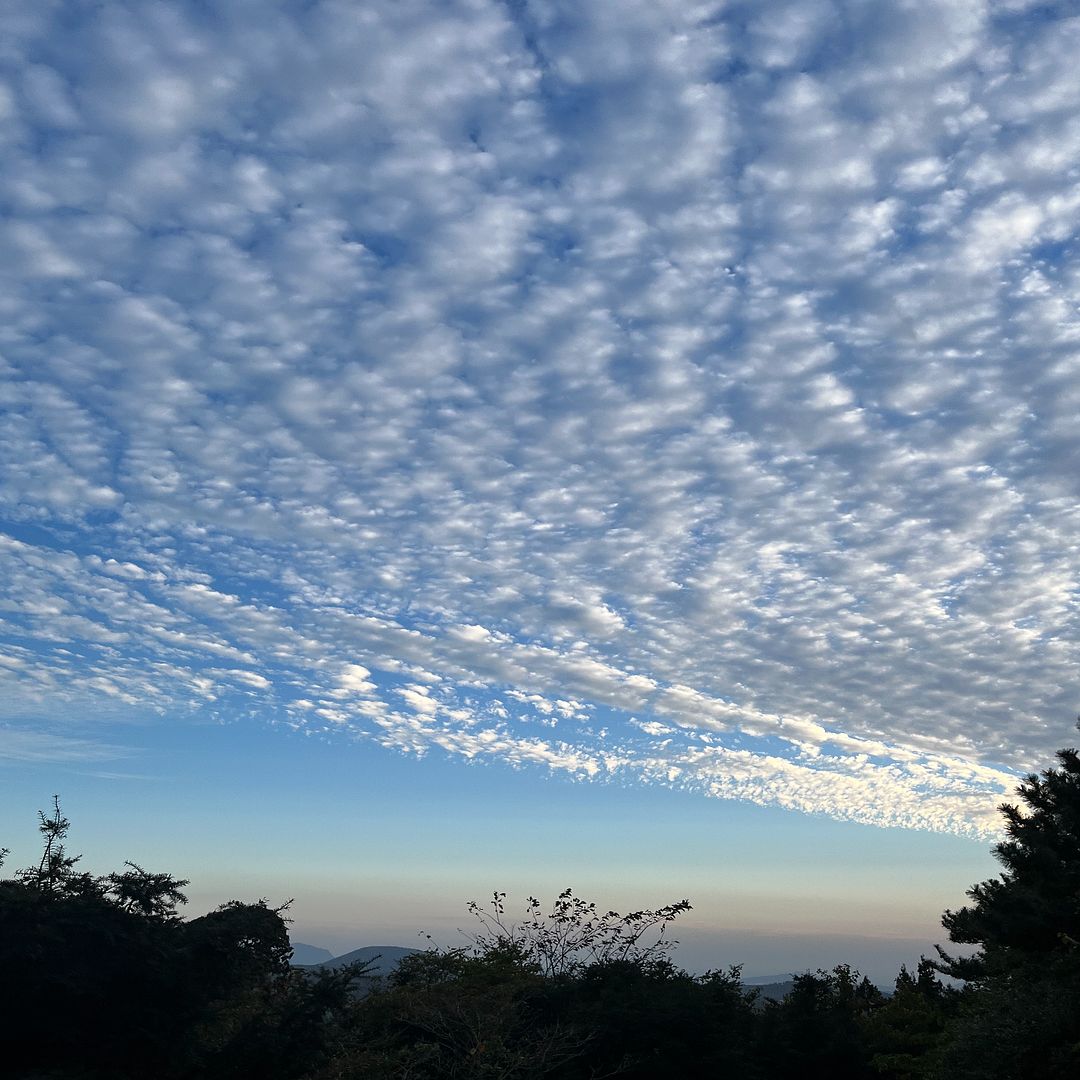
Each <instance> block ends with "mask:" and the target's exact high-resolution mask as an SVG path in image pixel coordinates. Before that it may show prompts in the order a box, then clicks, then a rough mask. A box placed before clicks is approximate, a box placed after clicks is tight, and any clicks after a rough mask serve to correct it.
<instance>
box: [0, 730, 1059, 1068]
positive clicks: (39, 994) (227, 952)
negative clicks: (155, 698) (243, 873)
mask: <svg viewBox="0 0 1080 1080" xmlns="http://www.w3.org/2000/svg"><path fill="white" fill-rule="evenodd" d="M1019 795H1020V800H1021V803H1022V805H1021V806H1020V807H1013V806H1005V807H1003V808H1002V812H1003V814H1004V816H1005V826H1006V838H1005V840H1004V841H1003V842H1002V843H1000V844H999V845H998V846H997V847H996V848H995V854H996V855H997V857H998V859H999V860H1000V862H1001V864H1002V867H1003V872H1002V874H1001V875H1000V876H999V877H998V878H995V879H993V880H991V881H986V882H983V883H981V884H979V885H976V886H974V887H973V888H972V889H971V890H970V891H969V894H968V895H969V898H970V901H971V902H970V904H969V905H968V906H966V907H963V908H961V909H959V910H958V911H947V912H946V913H945V915H944V917H943V924H944V926H945V929H946V930H947V931H948V934H949V938H950V940H951V941H953V942H955V943H957V944H960V945H964V946H968V947H973V948H970V949H969V950H968V952H969V954H970V955H967V956H965V957H958V956H952V955H950V954H949V953H947V952H944V951H941V952H940V954H939V956H938V957H937V958H936V959H934V960H933V961H931V960H926V959H924V960H923V961H922V962H921V963H920V964H919V965H918V968H917V970H916V971H915V972H908V971H907V970H906V969H902V970H901V972H900V973H899V976H898V977H897V980H896V986H895V992H894V993H892V994H891V995H884V994H882V993H881V992H880V991H879V990H878V989H877V988H876V987H874V986H873V985H871V984H870V983H869V981H868V980H866V979H864V978H862V977H861V976H860V975H859V973H858V972H856V971H853V970H852V969H850V968H849V967H847V966H844V965H840V966H838V967H836V968H835V969H834V970H832V971H828V972H826V971H818V972H816V973H808V974H804V975H800V976H797V977H796V978H795V980H794V985H793V988H792V990H791V992H790V993H789V994H788V995H787V997H786V998H784V1000H782V1001H779V1002H773V1001H764V1000H760V999H759V998H758V997H757V995H756V992H755V991H753V990H748V989H746V988H744V987H743V986H742V985H741V983H740V979H739V975H740V973H739V970H738V969H737V968H732V969H730V970H728V971H722V972H710V973H708V974H706V975H701V976H695V975H690V974H687V973H686V972H684V971H681V970H680V969H679V968H678V967H677V966H676V965H675V964H674V963H673V962H672V961H671V959H670V951H669V950H670V945H671V942H670V941H669V940H668V939H667V937H666V936H665V930H666V929H667V927H668V926H669V925H670V924H671V923H672V922H673V920H674V919H676V918H677V916H678V915H679V914H681V913H682V912H683V911H685V910H687V909H688V908H689V904H688V903H687V902H686V901H680V902H678V903H675V904H671V905H669V906H667V907H664V908H660V909H657V910H652V911H638V912H632V913H630V914H628V915H619V914H617V913H615V912H606V913H601V912H599V911H598V910H597V909H596V908H595V906H594V905H592V904H587V903H585V902H584V901H582V900H580V899H578V898H577V897H575V896H574V895H573V894H572V893H571V892H569V891H567V892H565V893H563V894H562V896H560V897H559V899H558V900H557V901H556V903H555V905H554V907H553V908H552V910H551V911H550V912H544V911H543V910H542V909H541V907H540V905H539V904H538V902H536V901H534V900H530V901H529V905H528V908H527V910H526V913H525V916H524V918H523V919H522V920H521V921H519V922H511V921H510V920H509V919H508V918H507V916H506V909H505V897H504V895H503V894H501V893H496V894H495V896H494V897H493V900H492V902H491V903H490V904H489V905H487V906H484V907H481V906H480V905H476V904H473V905H470V907H471V910H472V911H473V914H474V915H475V916H476V917H477V919H478V920H479V921H478V923H477V927H478V932H477V933H476V934H475V936H474V938H473V940H472V943H471V944H470V945H469V947H467V948H461V949H442V950H438V949H433V950H430V951H427V952H421V953H417V954H414V955H412V956H409V957H407V958H406V959H405V960H404V961H403V962H402V963H401V964H400V966H399V967H398V968H397V969H396V971H395V972H394V973H393V974H391V975H389V976H387V977H386V978H385V979H383V980H381V981H377V982H376V983H375V989H374V990H373V991H371V992H370V993H360V992H358V987H359V986H361V985H363V986H365V987H366V986H367V985H368V983H369V980H365V979H363V978H361V976H362V974H363V972H362V970H361V969H359V968H355V967H354V968H346V969H341V970H336V971H335V970H331V971H305V970H300V969H296V968H292V967H290V965H289V957H290V946H289V940H288V935H287V929H286V918H285V914H284V908H274V907H271V906H269V905H268V904H267V903H266V902H265V901H259V902H257V903H240V902H235V901H234V902H231V903H228V904H225V905H223V906H222V907H221V908H219V909H218V910H217V911H213V912H211V913H209V914H207V915H204V916H202V917H201V918H196V919H190V920H184V919H181V918H180V916H179V914H178V909H179V907H180V905H182V904H183V903H184V902H185V898H184V895H183V891H182V890H183V888H184V886H185V885H186V884H187V882H184V881H178V880H176V879H174V878H172V877H171V876H169V875H168V874H157V873H151V872H149V871H146V870H144V869H143V868H142V867H139V866H136V865H134V864H131V863H129V864H126V866H125V868H124V870H122V871H120V872H117V873H112V874H108V875H105V876H93V875H91V874H88V873H85V872H83V871H81V870H80V868H79V866H78V859H76V858H73V857H71V856H69V855H68V854H67V853H66V852H65V849H64V840H65V837H66V833H67V831H68V822H67V821H66V820H65V819H64V817H63V816H62V814H61V812H60V808H59V804H57V806H56V807H55V812H54V813H53V814H52V815H51V816H47V815H45V814H42V815H41V831H42V834H43V840H44V848H43V852H42V857H41V859H40V861H39V862H38V863H37V864H36V865H33V866H30V867H27V868H25V869H23V870H20V871H18V872H17V873H16V874H15V875H14V877H13V878H11V879H7V880H3V881H0V997H2V1000H3V1003H4V1004H3V1006H2V1007H0V1035H2V1041H0V1052H2V1055H3V1058H2V1060H3V1062H4V1069H3V1071H4V1075H5V1076H9V1077H12V1078H13V1080H15V1078H21V1080H29V1078H39V1080H46V1078H50V1080H136V1078H138V1080H143V1078H147V1077H153V1078H156V1080H172V1078H196V1077H198V1078H207V1080H217V1078H221V1080H224V1078H247V1077H251V1078H258V1080H300V1078H306V1080H361V1078H373V1080H377V1078H391V1077H392V1078H412V1080H435V1078H443V1077H460V1078H478V1080H479V1078H492V1080H494V1078H500V1080H512V1078H513V1080H516V1078H522V1080H524V1078H533V1077H550V1078H553V1080H600V1078H601V1077H611V1076H624V1077H638V1078H646V1077H648V1078H669V1077H685V1078H688V1080H694V1078H701V1080H705V1078H709V1080H716V1078H723V1077H731V1078H732V1080H739V1078H746V1080H788V1078H791V1080H796V1078H798V1080H805V1078H807V1077H829V1078H831V1080H863V1078H867V1080H869V1078H881V1077H888V1078H895V1080H914V1078H941V1080H965V1078H968V1080H976V1078H978V1080H982V1078H995V1080H1028V1078H1031V1080H1046V1078H1050V1080H1057V1078H1065V1077H1068V1078H1069V1080H1074V1078H1075V1077H1077V1076H1080V758H1078V756H1077V753H1076V751H1074V750H1063V751H1061V752H1060V753H1059V754H1058V766H1057V767H1056V768H1053V769H1049V770H1047V771H1046V772H1044V773H1043V774H1042V775H1041V776H1030V777H1028V778H1027V780H1026V781H1025V782H1024V783H1023V784H1022V786H1021V787H1020V789H1019ZM942 974H945V975H949V976H952V977H954V978H958V979H961V980H963V983H962V988H960V989H955V988H951V987H949V986H946V985H943V983H942V981H941V979H940V978H939V975H942Z"/></svg>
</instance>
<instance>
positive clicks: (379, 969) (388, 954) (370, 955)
mask: <svg viewBox="0 0 1080 1080" xmlns="http://www.w3.org/2000/svg"><path fill="white" fill-rule="evenodd" d="M324 951H325V950H324ZM419 951H420V950H419V949H406V948H404V947H403V946H401V945H365V946H364V948H362V949H353V951H352V952H347V953H343V954H342V955H341V956H330V955H329V953H328V954H327V959H324V960H320V961H317V962H316V963H314V964H298V963H297V962H296V961H295V960H294V961H293V964H294V966H296V967H309V968H323V969H330V968H339V967H344V966H345V965H346V964H355V963H357V962H358V961H362V962H367V961H374V962H373V963H372V965H371V967H369V968H368V970H367V974H368V975H369V976H372V975H388V974H389V973H390V972H391V971H393V970H394V968H396V967H397V966H398V964H399V963H401V961H402V960H403V959H404V958H405V957H406V956H411V955H412V954H413V953H415V952H419Z"/></svg>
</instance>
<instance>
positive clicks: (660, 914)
mask: <svg viewBox="0 0 1080 1080" xmlns="http://www.w3.org/2000/svg"><path fill="white" fill-rule="evenodd" d="M468 909H469V911H470V912H471V913H472V914H473V915H475V916H476V918H477V919H478V920H479V921H480V924H481V927H482V929H481V931H480V932H479V933H477V934H474V935H472V940H473V942H474V944H475V946H476V948H477V950H478V951H479V952H480V953H481V954H486V953H490V952H493V951H497V950H501V951H506V950H511V951H516V952H519V953H520V955H521V957H522V959H523V960H525V961H526V962H527V963H530V964H533V965H535V968H536V970H537V972H539V973H540V974H541V975H544V976H546V977H548V978H555V977H559V976H563V975H572V974H577V973H580V971H581V970H582V969H583V968H585V967H586V966H588V965H589V964H606V963H612V962H616V961H629V962H630V963H633V964H642V965H647V964H649V963H651V962H653V961H656V960H659V959H661V958H663V957H665V956H666V955H667V954H668V953H669V952H670V951H671V949H673V948H674V947H675V946H676V945H677V944H678V942H677V941H673V940H672V939H671V938H669V937H667V936H666V932H667V928H668V926H669V925H670V924H671V923H672V922H674V920H675V919H677V918H678V917H679V916H680V915H682V914H683V913H684V912H687V911H690V910H691V907H690V901H689V900H678V901H676V902H675V903H674V904H666V905H664V906H663V907H659V908H656V909H655V910H648V909H642V910H641V911H632V912H630V913H628V914H626V915H620V914H619V913H618V912H617V911H606V912H604V913H603V914H601V913H600V911H599V910H598V909H597V907H596V904H595V903H591V902H589V901H586V900H582V899H581V897H578V896H575V895H574V891H573V890H572V889H564V890H563V891H562V892H561V893H559V896H558V898H557V899H556V901H555V903H554V904H553V905H552V908H551V911H550V912H549V913H548V914H546V915H545V914H544V911H543V907H542V906H541V904H540V901H539V900H537V899H536V897H534V896H530V897H529V898H528V900H527V901H526V911H525V918H524V919H522V921H521V922H519V923H516V924H515V923H511V922H509V921H508V920H507V917H506V893H504V892H495V893H493V894H492V898H491V901H490V902H489V903H488V904H487V905H486V906H483V905H481V904H480V903H478V902H477V901H476V900H472V901H470V902H469V904H468Z"/></svg>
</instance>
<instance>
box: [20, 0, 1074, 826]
mask: <svg viewBox="0 0 1080 1080" xmlns="http://www.w3.org/2000/svg"><path fill="white" fill-rule="evenodd" d="M16 8H17V10H18V13H19V17H18V18H14V19H12V20H11V27H10V33H9V34H8V35H7V41H6V44H5V50H6V55H7V59H8V60H9V62H10V63H9V66H10V69H11V71H12V72H13V75H12V78H11V79H10V81H8V82H7V83H6V84H5V86H4V87H3V92H2V94H0V104H2V116H3V126H2V127H0V141H2V143H3V158H2V160H3V166H2V167H0V187H2V189H3V198H4V200H5V205H6V206H8V207H10V213H9V215H8V217H7V218H6V220H5V224H4V234H3V236H2V237H0V247H2V250H3V259H2V260H0V266H2V268H3V269H2V270H0V279H2V280H0V306H2V315H3V318H2V319H0V324H2V325H3V330H2V331H0V371H2V374H3V380H2V389H0V462H2V468H3V476H4V478H5V479H4V483H3V485H2V488H0V525H2V527H3V531H4V536H5V537H6V539H5V540H4V542H3V544H2V545H0V560H2V561H3V563H4V566H3V573H4V580H5V582H7V583H8V588H7V590H6V598H5V599H4V600H3V603H2V605H0V618H2V619H3V620H4V622H3V632H4V641H5V643H6V644H5V646H4V648H3V657H5V658H6V659H2V658H0V679H3V680H4V681H5V682H6V683H8V685H9V688H10V689H9V693H10V694H12V695H15V696H16V697H19V696H20V695H21V697H20V700H22V699H26V700H29V699H31V698H33V699H35V700H39V701H46V702H50V703H52V707H54V708H55V709H56V710H60V709H62V708H66V707H67V706H68V705H69V704H70V702H71V701H73V700H75V699H78V700H79V701H82V702H85V703H88V704H87V705H86V707H85V708H84V709H83V711H84V713H85V714H86V715H87V716H89V717H93V716H94V715H96V711H100V713H101V715H104V714H105V711H106V710H107V709H109V708H116V707H121V706H123V707H131V708H143V707H146V708H150V709H152V710H153V711H155V712H157V713H159V714H160V715H161V716H163V717H166V718H171V719H176V718H179V717H181V716H182V715H183V714H184V713H185V712H186V711H188V710H217V711H219V712H220V713H222V714H223V715H224V714H228V713H230V712H234V711H236V710H243V711H245V712H255V713H258V714H259V715H264V716H266V717H268V718H271V719H275V720H285V721H287V722H288V723H291V724H293V725H294V726H297V727H300V728H304V729H306V730H310V731H313V732H320V731H322V730H332V731H333V732H335V733H336V734H335V735H334V736H333V737H341V733H342V732H343V731H345V732H348V731H353V732H355V733H357V734H358V735H361V736H362V737H364V738H369V739H375V740H378V741H381V742H384V743H386V744H387V745H392V746H397V747H400V748H403V749H407V750H409V751H415V752H425V751H427V750H430V749H432V748H441V749H442V750H443V751H446V752H449V753H451V754H455V755H462V756H464V757H466V758H491V759H495V760H499V761H504V762H509V763H511V764H514V765H522V766H525V765H533V766H535V765H537V764H539V765H543V766H545V767H550V768H554V769H559V770H563V771H568V772H569V773H571V774H574V775H579V776H582V777H603V776H611V775H618V774H625V775H627V776H634V777H637V778H639V779H641V780H642V781H644V782H655V783H673V784H686V785H689V786H691V787H693V788H695V789H697V790H700V791H702V792H704V793H706V794H711V795H716V796H720V797H730V798H741V799H751V800H754V801H758V802H766V803H776V804H779V805H783V806H788V807H791V808H794V809H798V810H802V811H807V812H824V813H828V814H833V815H836V816H840V817H845V818H850V819H853V820H860V821H868V822H873V823H876V824H886V825H900V826H904V827H915V828H931V829H943V830H947V831H957V832H977V833H982V832H986V831H987V830H989V829H992V828H993V822H992V818H993V806H994V804H995V803H996V802H997V801H1000V798H1001V795H1002V793H1003V792H1005V791H1008V789H1009V788H1010V787H1011V785H1012V784H1013V782H1014V775H1015V771H1016V770H1020V769H1025V768H1028V767H1030V766H1032V765H1036V764H1039V763H1041V762H1042V761H1043V760H1045V758H1046V756H1047V755H1048V754H1049V753H1050V752H1051V751H1052V750H1053V749H1054V748H1056V746H1057V745H1058V744H1059V743H1060V742H1061V739H1062V738H1063V737H1064V736H1063V726H1064V724H1065V723H1066V722H1067V719H1068V717H1069V716H1070V715H1071V714H1072V712H1073V711H1075V690H1074V687H1075V685H1076V680H1077V672H1078V669H1080V654H1078V646H1077V642H1078V641H1080V619H1078V605H1077V595H1078V594H1077V588H1076V581H1077V571H1078V563H1080V560H1078V549H1077V542H1076V539H1075V538H1076V536H1077V535H1078V529H1077V524H1078V522H1077V512H1076V506H1077V494H1078V492H1077V477H1078V476H1080V447H1078V443H1077V438H1076V433H1075V430H1074V429H1075V416H1076V409H1077V405H1078V404H1080V365H1078V363H1077V360H1076V357H1077V342H1078V340H1080V322H1078V318H1077V314H1076V310H1075V303H1074V299H1073V298H1074V297H1075V295H1076V289H1077V284H1078V283H1077V281H1076V272H1075V270H1074V265H1075V260H1074V259H1073V258H1071V255H1072V253H1073V248H1074V246H1075V241H1076V236H1075V221H1076V211H1077V208H1078V206H1080V196H1078V195H1077V193H1076V191H1075V190H1074V188H1075V185H1074V184H1073V183H1072V179H1071V177H1072V172H1073V171H1074V170H1075V168H1076V167H1077V165H1078V163H1080V126H1078V125H1077V123H1076V119H1075V117H1076V115H1077V113H1078V106H1080V88H1078V86H1077V83H1076V80H1075V77H1074V76H1075V72H1074V64H1073V60H1072V57H1073V56H1074V55H1075V46H1076V44H1077V38H1078V36H1080V21H1077V20H1075V19H1069V18H1059V17H1057V16H1056V15H1052V14H1049V15H1048V16H1047V17H1046V18H1042V17H1036V16H1035V15H1034V14H1032V15H1028V14H1025V10H1024V7H1023V5H1017V4H1011V5H1009V4H1004V5H1003V4H982V3H969V2H966V0H964V2H960V0H956V2H949V0H940V2H936V3H934V4H930V5H922V6H916V7H910V6H905V5H901V4H881V5H869V6H868V5H864V4H854V3H840V2H835V3H831V2H827V0H792V2H790V3H785V4H778V5H776V6H775V11H771V12H770V13H769V16H768V17H765V16H763V15H762V13H761V11H760V8H759V7H758V6H757V5H752V4H741V3H736V4H730V5H719V4H712V3H700V4H685V3H679V4H676V3H673V2H672V3H655V2H654V3H648V4H646V3H636V2H631V0H621V2H620V3H618V4H612V5H605V6H593V7H588V6H586V7H583V6H581V5H578V4H569V3H565V4H564V3H552V4H543V5H540V4H526V5H515V6H510V7H508V6H506V5H502V4H497V3H494V2H478V3H460V4H438V5H435V4H425V3H422V2H417V3H414V4H406V5H400V4H389V3H387V4H374V5H366V6H365V7H364V8H363V10H359V9H357V8H356V7H355V6H353V5H348V4H340V3H333V2H323V3H318V4H313V5H293V4H288V3H281V4H271V5H267V4H263V3H260V4H254V3H240V4H237V5H233V6H232V7H230V9H229V11H228V12H219V13H213V12H206V11H204V10H202V9H201V8H198V7H195V6H184V5H176V6H152V7H146V6H145V5H129V4H125V3H119V2H112V3H108V4H106V5H104V6H103V7H100V9H97V8H96V9H94V11H93V12H90V11H87V12H82V13H75V14H71V13H70V12H69V13H67V14H65V15H64V16H63V19H62V23H63V25H61V14H60V12H59V9H55V8H52V7H49V6H43V5H29V4H24V5H16ZM95 702H99V704H95ZM632 720H636V721H638V722H637V723H632V722H631V721H632ZM536 725H539V726H540V727H539V729H538V728H537V727H536ZM538 730H542V731H543V737H541V735H540V734H538Z"/></svg>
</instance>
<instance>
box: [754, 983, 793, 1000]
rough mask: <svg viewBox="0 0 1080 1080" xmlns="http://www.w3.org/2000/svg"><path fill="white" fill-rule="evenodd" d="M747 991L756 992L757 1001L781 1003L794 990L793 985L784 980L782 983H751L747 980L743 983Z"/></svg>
mask: <svg viewBox="0 0 1080 1080" xmlns="http://www.w3.org/2000/svg"><path fill="white" fill-rule="evenodd" d="M743 986H744V987H746V989H747V990H756V991H757V992H758V1001H766V1000H767V1001H783V1000H784V998H786V997H787V996H788V994H790V993H791V991H792V990H794V989H795V984H794V983H793V982H792V981H791V980H790V979H786V980H785V981H783V982H768V983H759V982H755V983H751V982H750V981H749V980H747V981H746V982H744V983H743Z"/></svg>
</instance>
